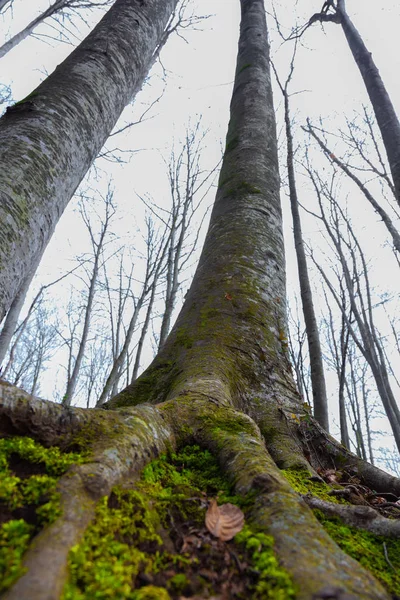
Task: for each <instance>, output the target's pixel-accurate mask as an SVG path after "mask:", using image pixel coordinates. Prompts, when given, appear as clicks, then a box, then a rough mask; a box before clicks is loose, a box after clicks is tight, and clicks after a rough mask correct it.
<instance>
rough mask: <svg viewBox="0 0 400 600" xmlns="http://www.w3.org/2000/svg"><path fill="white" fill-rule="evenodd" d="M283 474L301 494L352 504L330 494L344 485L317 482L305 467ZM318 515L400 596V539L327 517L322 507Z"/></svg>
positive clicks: (339, 540)
mask: <svg viewBox="0 0 400 600" xmlns="http://www.w3.org/2000/svg"><path fill="white" fill-rule="evenodd" d="M282 473H283V474H284V475H285V476H286V478H287V479H288V481H289V482H290V484H291V486H292V487H293V489H294V490H296V491H297V492H299V493H300V494H312V495H313V496H315V497H317V498H321V499H322V500H325V501H327V502H333V503H343V504H347V503H348V502H347V501H346V500H345V499H344V498H337V497H336V496H332V495H330V494H329V492H331V491H332V488H340V485H334V486H331V485H329V484H328V483H326V482H324V481H313V480H312V479H310V475H309V473H308V472H307V471H304V470H301V469H288V470H286V471H282ZM314 514H315V516H316V517H317V518H318V520H319V521H320V523H321V524H322V525H323V526H324V528H325V530H326V531H327V532H328V533H329V535H330V536H331V538H332V539H333V540H334V541H335V542H336V543H337V544H338V546H339V547H340V548H341V549H342V550H343V551H344V552H346V553H347V554H348V555H349V556H351V557H352V558H354V559H355V560H357V561H358V562H359V563H360V564H361V565H362V566H363V567H364V568H365V569H368V570H369V571H370V572H371V573H372V574H373V575H374V576H375V577H376V578H377V579H378V580H379V581H380V582H381V583H382V585H383V586H384V587H385V588H386V589H387V591H388V592H390V593H391V594H392V595H393V597H394V598H400V540H398V539H393V538H385V537H382V536H378V535H374V534H372V533H369V532H368V531H364V530H361V529H356V528H354V527H348V526H347V525H344V524H343V523H342V521H341V520H340V519H339V518H335V517H327V516H326V515H324V514H323V513H322V512H321V511H320V510H314Z"/></svg>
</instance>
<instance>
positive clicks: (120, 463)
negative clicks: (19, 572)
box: [0, 386, 393, 600]
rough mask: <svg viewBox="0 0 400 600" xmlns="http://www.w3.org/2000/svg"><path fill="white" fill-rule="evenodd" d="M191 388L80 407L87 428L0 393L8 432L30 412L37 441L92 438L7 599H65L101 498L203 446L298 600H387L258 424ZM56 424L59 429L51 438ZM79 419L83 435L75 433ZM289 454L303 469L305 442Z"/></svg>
mask: <svg viewBox="0 0 400 600" xmlns="http://www.w3.org/2000/svg"><path fill="white" fill-rule="evenodd" d="M193 390H194V387H193V386H192V387H191V389H190V393H185V392H183V391H182V394H181V395H180V396H178V397H176V398H174V399H171V400H168V401H166V402H164V403H161V404H158V405H156V406H150V405H139V406H137V407H135V408H126V409H120V410H116V411H113V410H107V411H101V410H93V411H82V412H83V413H84V414H85V416H84V417H83V421H84V424H82V423H83V421H82V420H81V419H80V413H81V410H80V409H64V408H63V407H59V406H58V405H53V404H52V403H46V402H44V401H38V400H37V399H33V400H28V399H27V398H23V400H20V398H21V395H20V394H18V393H16V392H12V394H14V395H12V394H11V395H7V394H5V395H3V396H2V397H0V411H3V414H7V415H8V419H9V421H8V423H12V424H13V429H12V430H11V431H9V432H8V433H11V432H15V433H22V431H24V429H23V425H22V424H20V419H22V418H23V416H22V415H26V418H27V419H30V421H29V422H30V423H32V425H33V429H34V431H35V433H36V434H37V435H38V436H40V437H43V438H44V439H46V440H47V441H49V439H53V440H54V439H57V440H59V441H60V440H61V441H64V443H65V438H64V437H63V436H66V438H67V439H68V444H71V445H72V446H73V445H74V443H77V444H78V446H79V445H82V443H83V441H84V440H85V439H87V440H88V441H89V448H88V450H90V453H91V454H90V458H89V459H88V460H90V462H87V463H85V464H82V465H75V466H73V467H72V468H70V469H69V471H68V472H67V473H66V474H65V475H64V476H63V477H62V478H61V479H60V481H59V484H58V489H59V491H60V493H61V497H62V508H63V514H62V516H61V517H60V518H58V519H57V520H56V521H55V522H54V523H53V524H51V525H49V526H48V527H46V528H45V529H44V530H43V531H42V532H41V533H40V534H39V535H38V536H36V538H35V539H34V540H33V543H32V544H31V547H30V549H29V550H28V551H27V552H26V555H25V557H24V565H25V566H26V567H27V572H26V573H25V574H24V575H23V576H22V577H20V579H19V580H18V581H17V582H16V583H15V584H14V586H13V587H12V588H11V589H10V590H9V591H8V592H7V593H6V594H5V596H4V598H5V599H6V600H28V599H29V600H59V598H60V596H61V594H62V589H63V586H64V583H65V581H66V577H67V566H66V565H67V557H68V552H69V550H70V548H71V547H72V546H74V545H76V544H78V543H79V541H80V539H81V537H82V535H83V533H84V531H85V529H86V528H87V526H88V524H89V523H90V521H91V519H92V518H93V514H94V508H95V504H96V502H97V500H99V499H100V498H101V497H102V496H105V495H109V494H110V491H111V488H112V487H113V486H114V485H116V484H119V483H122V482H125V483H126V482H127V480H132V478H134V477H136V476H137V475H138V473H139V472H140V470H141V469H142V468H143V467H144V466H145V464H146V463H148V462H149V461H150V460H152V459H153V458H154V457H156V456H158V454H160V453H161V452H165V451H166V449H167V446H171V447H175V445H176V444H178V445H180V444H186V443H198V444H199V445H201V446H203V447H206V448H208V449H209V450H211V451H212V452H213V453H214V454H215V456H216V457H217V459H218V461H219V462H220V465H221V468H222V469H223V471H224V472H225V473H226V474H227V476H228V478H229V479H231V481H232V482H233V483H234V486H235V490H236V492H237V493H239V494H249V493H250V497H252V498H253V499H254V500H253V504H252V507H251V508H250V509H249V514H248V517H247V518H248V519H249V521H250V522H254V524H256V526H257V529H258V530H259V531H262V532H264V533H266V534H269V535H272V537H273V538H274V542H275V551H276V554H277V557H278V559H279V560H280V562H281V564H282V566H283V567H284V568H285V569H286V570H287V571H288V572H289V574H290V575H291V576H292V578H293V581H294V583H295V585H296V586H297V589H298V593H297V598H298V600H311V599H312V600H318V599H320V598H321V599H322V598H327V597H329V598H331V599H335V598H336V599H337V600H339V599H341V600H351V599H353V600H355V599H365V600H388V599H389V595H388V594H387V593H386V592H385V590H384V589H383V588H382V587H381V585H380V584H379V583H378V582H377V580H376V579H375V578H374V577H373V576H372V575H371V574H370V573H369V572H368V571H366V570H365V569H364V568H363V567H361V566H360V564H359V563H357V562H356V561H355V560H353V559H352V558H350V557H349V556H348V555H346V554H345V553H344V552H343V551H342V550H340V549H339V547H338V546H337V545H336V544H335V543H334V542H333V540H332V539H331V538H330V536H329V535H328V534H327V533H326V532H325V530H324V529H323V527H322V526H321V524H320V523H319V522H318V520H317V519H316V518H315V516H314V514H313V513H312V511H311V510H310V509H309V508H308V506H307V505H306V503H305V502H304V501H303V499H302V498H301V497H300V496H299V495H298V494H297V493H296V492H294V491H293V490H292V488H291V487H290V485H289V483H288V481H287V480H286V478H285V477H284V476H283V475H282V473H281V471H280V469H279V468H278V467H277V466H276V464H275V462H274V460H273V458H272V457H271V455H270V454H269V452H268V450H267V448H266V445H265V442H264V438H263V435H262V433H261V431H260V428H259V427H258V425H257V424H256V423H255V421H254V420H253V419H252V418H251V417H249V416H248V415H246V414H244V413H243V412H240V411H238V410H235V409H234V408H232V407H231V406H228V405H227V403H226V398H224V399H223V402H222V403H219V401H218V398H217V397H213V398H211V399H210V398H208V397H207V396H206V395H205V394H204V393H201V394H196V392H195V391H193ZM4 398H5V400H4ZM210 400H211V401H210ZM21 404H24V406H23V407H22V409H21ZM31 405H32V407H33V408H32V410H30V408H29V407H30V406H31ZM66 410H67V413H68V414H71V415H72V416H71V417H70V419H69V421H68V419H67V420H65V419H63V415H64V414H65V411H66ZM13 412H15V414H16V415H17V417H16V418H13ZM39 414H43V415H44V418H45V419H47V422H46V425H45V427H44V428H42V427H41V425H40V423H39V422H37V420H38V415H39ZM31 415H33V417H32V416H31ZM86 415H90V416H86ZM75 419H76V420H75ZM50 422H53V424H54V423H55V424H56V426H57V427H58V430H57V432H56V434H55V435H54V436H53V437H52V438H50V433H49V427H50V426H49V423H50ZM65 422H67V425H66V426H65V427H64V423H65ZM73 422H75V423H77V429H78V434H77V435H75V436H74V435H73V433H74V431H72V429H73V428H74V427H75V425H74V426H73V427H72V425H71V423H73ZM282 422H284V420H283V421H282ZM25 428H26V425H25ZM30 433H31V432H30ZM75 433H76V430H75ZM91 434H92V435H91ZM330 439H331V438H329V440H330ZM291 452H292V454H293V457H292V459H293V461H294V462H295V463H296V461H297V462H298V464H300V465H303V463H304V460H305V459H304V455H302V453H301V452H302V449H301V445H300V444H299V443H297V442H296V444H294V445H293V448H292V449H291ZM295 453H297V454H298V457H297V459H296V456H295ZM392 487H393V486H392ZM328 592H329V594H330V595H327V594H328Z"/></svg>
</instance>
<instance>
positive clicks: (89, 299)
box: [62, 188, 115, 406]
mask: <svg viewBox="0 0 400 600" xmlns="http://www.w3.org/2000/svg"><path fill="white" fill-rule="evenodd" d="M82 200H83V201H84V202H85V203H81V206H80V211H81V215H82V219H83V221H84V223H85V225H86V228H87V230H88V232H89V236H90V242H91V245H92V250H93V264H92V266H91V269H90V274H89V281H88V290H87V296H86V302H85V304H86V306H85V310H84V316H83V327H82V331H81V335H80V339H79V344H78V351H77V353H76V357H75V360H74V361H73V367H72V369H68V378H67V387H66V391H65V394H64V397H63V400H62V403H63V404H64V405H65V406H70V404H71V402H72V399H73V396H74V392H75V388H76V385H77V382H78V377H79V374H80V370H81V366H82V361H83V357H84V354H85V350H86V346H87V342H88V337H89V327H90V321H91V318H92V311H93V303H94V298H95V293H96V288H97V281H98V277H99V272H100V269H101V266H102V264H101V258H102V254H103V252H104V246H105V244H106V236H107V233H108V229H109V226H110V223H111V220H112V218H113V216H114V214H115V209H114V206H113V193H112V191H111V190H110V188H109V189H108V192H107V195H106V197H105V198H104V203H105V214H104V217H103V218H102V219H101V226H100V231H99V234H98V238H97V237H96V235H95V232H94V227H93V224H92V220H91V218H90V217H89V216H88V213H87V209H86V206H85V204H86V202H87V198H82ZM71 352H72V344H71ZM69 363H71V361H69Z"/></svg>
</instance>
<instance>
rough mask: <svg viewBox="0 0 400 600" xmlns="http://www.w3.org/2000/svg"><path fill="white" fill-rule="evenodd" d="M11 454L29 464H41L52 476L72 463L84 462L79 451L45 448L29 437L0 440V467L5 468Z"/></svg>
mask: <svg viewBox="0 0 400 600" xmlns="http://www.w3.org/2000/svg"><path fill="white" fill-rule="evenodd" d="M11 454H17V455H18V456H19V457H20V458H22V459H24V460H26V461H27V462H29V463H31V464H38V465H43V467H44V469H45V471H46V473H47V474H48V475H52V476H54V477H57V476H60V475H62V474H63V473H65V471H66V470H67V469H68V467H69V466H70V465H72V464H79V463H82V462H84V460H85V458H84V457H83V456H82V454H81V453H77V452H62V451H61V450H60V448H58V447H56V446H54V447H53V448H45V447H44V446H42V445H41V444H39V443H37V442H35V441H34V440H33V439H31V438H29V437H12V438H4V439H1V440H0V469H2V470H3V469H7V465H8V459H9V457H10V456H11Z"/></svg>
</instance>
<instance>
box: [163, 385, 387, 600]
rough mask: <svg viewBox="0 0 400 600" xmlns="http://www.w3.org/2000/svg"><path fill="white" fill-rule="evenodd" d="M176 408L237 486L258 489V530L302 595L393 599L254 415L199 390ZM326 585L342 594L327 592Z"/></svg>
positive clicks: (253, 512)
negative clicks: (277, 458)
mask: <svg viewBox="0 0 400 600" xmlns="http://www.w3.org/2000/svg"><path fill="white" fill-rule="evenodd" d="M172 406H173V405H170V406H169V409H170V408H172ZM174 413H175V414H177V415H179V420H180V419H181V418H182V417H183V416H184V420H185V422H186V423H190V424H191V426H192V427H193V435H194V439H195V440H196V441H197V442H198V443H200V444H201V445H203V446H205V447H207V448H209V449H210V450H211V451H212V452H213V453H214V454H215V455H216V456H217V457H218V459H219V461H220V463H221V466H222V468H223V470H224V472H226V473H227V474H228V476H229V478H230V479H231V480H232V481H233V482H234V484H235V489H236V491H237V492H238V493H240V494H245V493H248V492H253V493H254V494H255V496H256V501H255V503H254V507H253V509H252V510H251V519H253V520H254V523H256V524H257V528H258V529H259V530H261V531H263V532H265V533H266V534H269V535H272V536H273V538H274V540H275V550H276V552H277V555H278V557H279V559H280V561H281V563H282V565H283V566H284V568H285V569H287V571H288V572H289V573H290V574H291V576H292V577H293V580H294V582H295V584H297V586H298V592H297V598H298V599H299V600H306V599H307V600H310V598H313V599H317V598H324V597H325V598H326V597H331V598H341V597H343V598H347V599H348V600H350V598H352V599H353V600H355V599H356V598H357V599H369V600H379V599H382V600H383V599H388V598H389V595H388V594H387V593H386V592H385V590H384V589H383V588H382V586H381V585H380V584H379V583H378V582H377V581H376V580H375V579H374V577H373V576H372V575H371V574H370V573H369V572H368V571H366V570H364V569H363V567H361V566H360V564H359V563H357V562H356V561H355V560H353V559H352V558H350V557H349V556H348V555H346V554H345V553H344V552H343V551H342V550H340V549H339V547H338V546H337V545H336V544H335V543H334V542H333V541H332V539H331V538H330V537H329V535H328V534H327V533H326V532H325V531H324V529H323V527H322V526H321V525H320V523H319V522H318V521H317V519H316V518H315V516H314V515H313V513H312V512H311V511H310V510H309V509H308V507H307V506H306V505H305V503H304V502H303V500H302V499H301V498H300V497H299V495H298V494H296V493H295V492H294V491H293V490H292V488H291V487H290V485H289V484H288V482H287V480H286V479H285V478H284V477H283V475H282V474H281V473H280V470H279V469H278V467H277V466H276V464H275V463H274V461H273V460H272V458H271V456H270V455H269V453H268V451H267V449H266V447H265V443H264V440H263V437H262V435H261V433H260V430H259V428H258V426H257V425H256V423H255V422H254V421H253V420H252V419H251V418H250V417H248V416H246V415H244V414H243V413H240V412H238V411H235V410H234V409H232V408H228V407H224V408H221V407H220V408H217V407H216V406H215V405H210V403H208V402H207V401H204V400H203V399H201V398H199V399H198V398H196V397H195V395H193V397H192V398H191V402H185V403H183V404H182V401H181V402H177V403H176V405H175V410H174ZM327 587H330V588H332V589H335V590H336V591H337V594H336V595H331V596H326V594H325V591H324V590H326V588H327ZM335 593H336V592H335ZM324 594H325V596H324ZM346 594H347V595H346Z"/></svg>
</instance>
